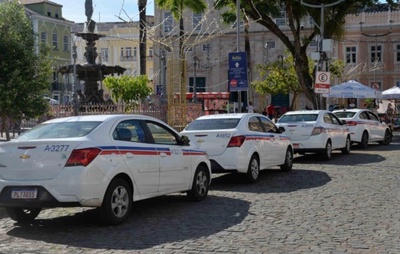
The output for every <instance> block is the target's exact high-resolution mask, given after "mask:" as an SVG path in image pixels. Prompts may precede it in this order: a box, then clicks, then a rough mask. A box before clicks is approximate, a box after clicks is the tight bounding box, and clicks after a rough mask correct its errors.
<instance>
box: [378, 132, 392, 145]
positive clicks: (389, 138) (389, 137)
mask: <svg viewBox="0 0 400 254" xmlns="http://www.w3.org/2000/svg"><path fill="white" fill-rule="evenodd" d="M392 138H393V133H392V132H391V131H390V130H388V129H386V131H385V137H384V138H383V140H382V141H379V144H381V145H389V144H390V142H392Z"/></svg>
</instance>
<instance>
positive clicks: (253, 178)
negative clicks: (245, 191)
mask: <svg viewBox="0 0 400 254" xmlns="http://www.w3.org/2000/svg"><path fill="white" fill-rule="evenodd" d="M246 175H247V180H249V182H250V183H255V182H257V181H258V179H259V178H260V162H259V160H258V157H257V156H256V155H254V154H253V155H252V156H251V159H250V162H249V167H248V168H247V173H246Z"/></svg>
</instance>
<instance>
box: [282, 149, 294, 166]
mask: <svg viewBox="0 0 400 254" xmlns="http://www.w3.org/2000/svg"><path fill="white" fill-rule="evenodd" d="M280 167H281V170H282V171H284V172H288V171H290V170H292V167H293V152H292V149H291V148H290V147H288V149H287V150H286V155H285V163H284V164H282V165H280Z"/></svg>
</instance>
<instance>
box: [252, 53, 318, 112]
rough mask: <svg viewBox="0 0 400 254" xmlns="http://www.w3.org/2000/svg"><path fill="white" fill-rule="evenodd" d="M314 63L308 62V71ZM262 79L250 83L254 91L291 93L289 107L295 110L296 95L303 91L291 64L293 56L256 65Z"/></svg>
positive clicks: (275, 93) (261, 92)
mask: <svg viewBox="0 0 400 254" xmlns="http://www.w3.org/2000/svg"><path fill="white" fill-rule="evenodd" d="M313 68H314V65H313V64H312V63H310V64H309V68H308V69H309V72H312V70H313ZM256 69H257V71H259V72H260V76H261V78H262V80H258V81H253V82H252V83H251V85H252V87H253V88H254V90H255V91H257V92H258V93H260V94H272V95H277V94H288V93H292V95H293V96H292V101H291V103H290V108H291V109H292V110H295V108H294V107H295V105H296V99H297V96H298V95H299V94H300V93H302V92H303V89H302V87H301V86H300V84H299V81H298V78H297V75H296V71H295V68H294V65H293V57H291V56H289V57H287V58H285V59H283V56H282V60H277V61H274V62H271V63H268V64H266V65H257V66H256Z"/></svg>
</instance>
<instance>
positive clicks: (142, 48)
mask: <svg viewBox="0 0 400 254" xmlns="http://www.w3.org/2000/svg"><path fill="white" fill-rule="evenodd" d="M146 6H147V0H139V1H138V9H139V55H140V75H146V48H147V42H146V40H147V31H146Z"/></svg>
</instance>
